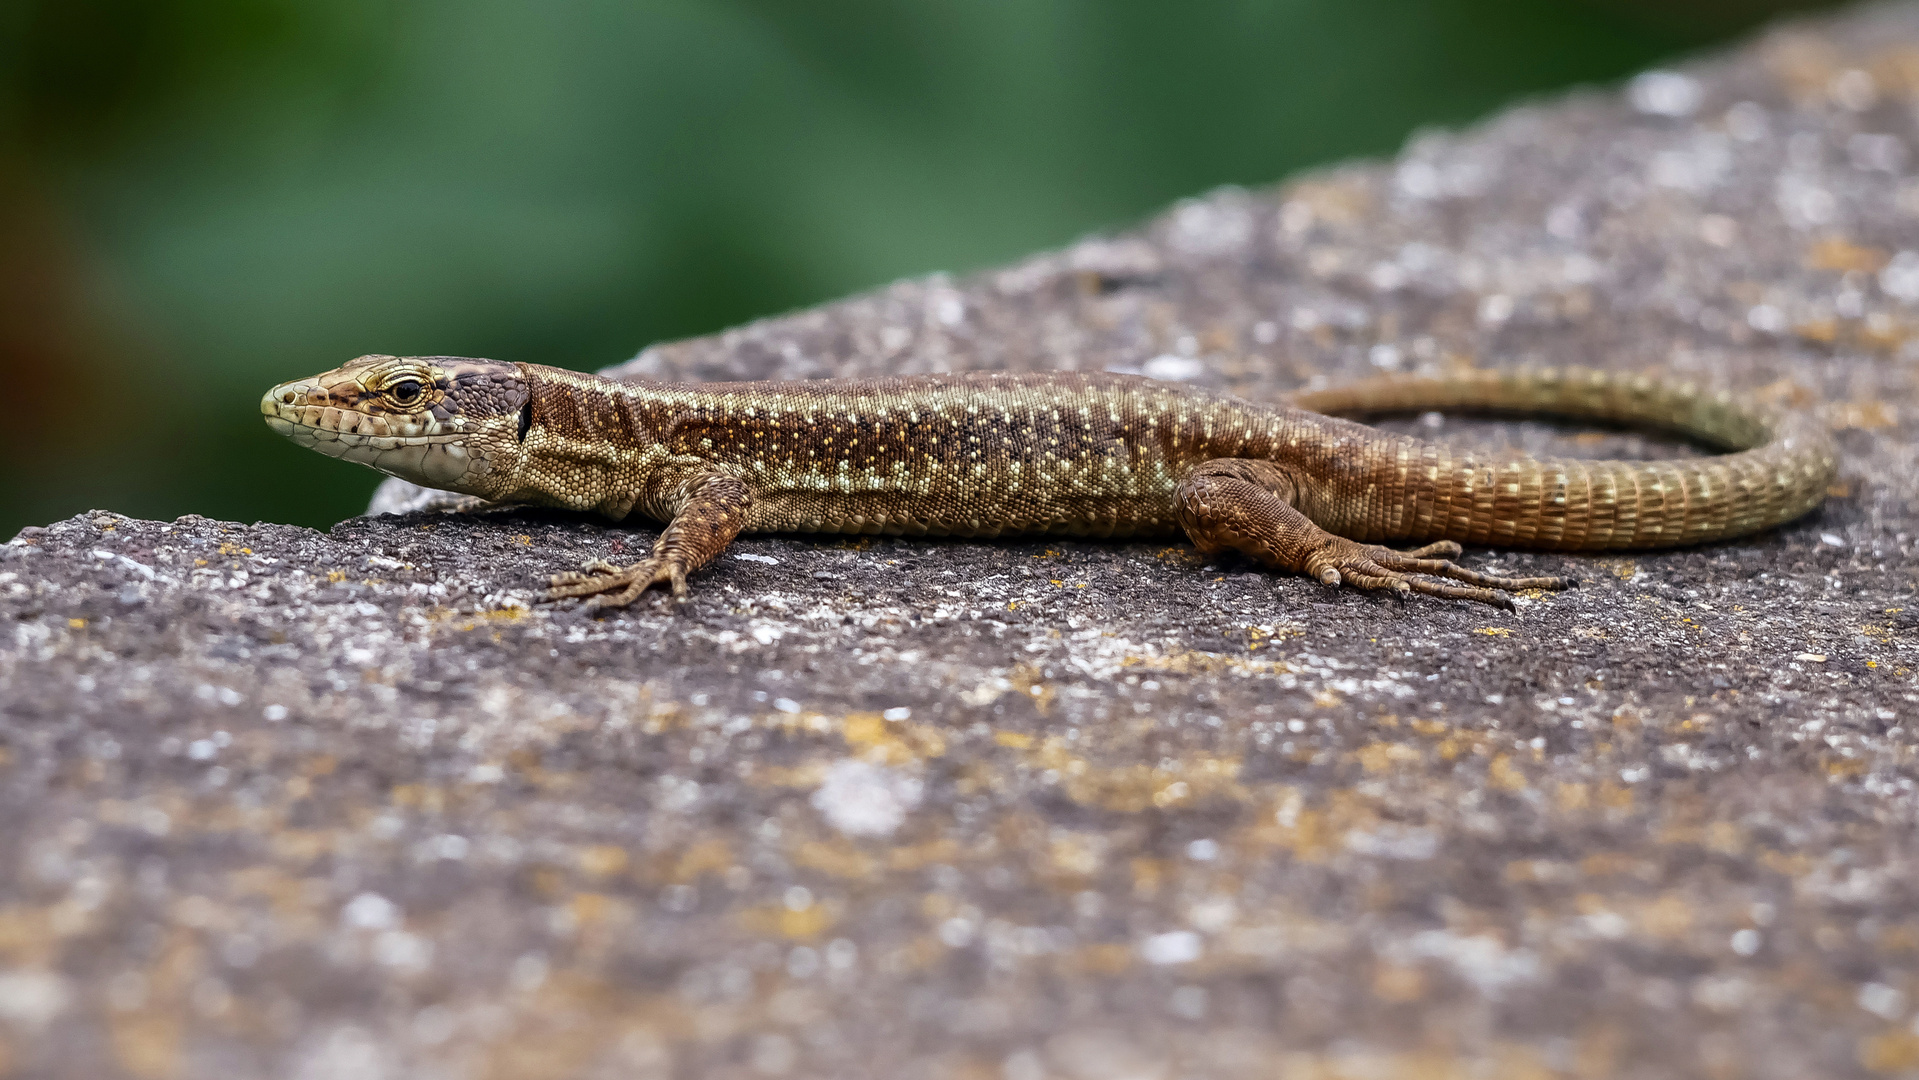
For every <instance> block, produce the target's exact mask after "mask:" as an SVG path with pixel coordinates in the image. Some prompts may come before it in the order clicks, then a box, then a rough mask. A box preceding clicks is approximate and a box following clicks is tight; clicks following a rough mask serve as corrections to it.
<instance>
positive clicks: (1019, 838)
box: [0, 7, 1919, 1080]
mask: <svg viewBox="0 0 1919 1080" xmlns="http://www.w3.org/2000/svg"><path fill="white" fill-rule="evenodd" d="M1915 110H1919V9H1914V8H1911V7H1897V8H1883V9H1870V10H1864V11H1859V12H1855V13H1853V14H1850V15H1847V16H1843V17H1840V18H1838V19H1837V20H1834V21H1828V22H1821V23H1812V24H1803V25H1800V26H1798V27H1796V28H1792V29H1788V30H1784V31H1780V32H1776V33H1774V34H1772V35H1770V36H1768V37H1765V38H1763V39H1761V40H1759V41H1757V42H1755V43H1753V44H1751V45H1749V46H1747V47H1745V48H1743V49H1741V50H1739V51H1737V52H1735V53H1733V54H1730V55H1728V56H1725V57H1723V58H1721V59H1717V60H1712V61H1709V62H1706V63H1702V64H1699V65H1697V66H1693V67H1689V68H1686V69H1684V70H1683V71H1680V72H1672V73H1655V74H1649V75H1646V76H1643V77H1641V78H1640V79H1638V80H1635V81H1634V82H1633V83H1631V84H1630V86H1629V87H1628V88H1627V89H1626V90H1625V91H1623V92H1621V93H1619V94H1593V95H1582V96H1576V97H1572V98H1568V99H1564V100H1559V101H1556V102H1551V103H1548V104H1544V105H1538V106H1527V107H1522V108H1519V109H1516V110H1514V111H1511V112H1509V113H1507V114H1505V115H1503V116H1501V117H1500V118H1498V119H1496V120H1494V121H1493V122H1491V123H1489V124H1487V125H1485V126H1484V127H1482V128H1481V129H1479V130H1476V131H1473V132H1470V133H1466V134H1463V135H1446V134H1434V135H1430V136H1425V137H1422V138H1420V139H1417V140H1415V141H1414V143H1413V144H1412V145H1411V146H1410V147H1409V148H1408V149H1407V150H1406V151H1405V153H1404V154H1403V155H1402V156H1401V157H1400V158H1399V159H1398V160H1397V161H1395V162H1391V163H1384V164H1377V163H1370V164H1359V165H1354V166H1351V167H1346V168H1339V169H1334V170H1331V171H1326V172H1322V173H1318V174H1315V175H1311V176H1308V177H1305V178H1303V179H1300V180H1297V181H1295V182H1293V183H1290V184H1288V185H1286V186H1284V187H1282V188H1279V189H1276V190H1273V191H1262V192H1247V191H1238V190H1229V191H1221V192H1217V193H1215V194H1213V195H1211V196H1208V197H1206V198H1203V199H1198V200H1194V201H1192V202H1188V203H1184V204H1181V205H1179V206H1177V207H1175V208H1174V209H1172V210H1171V211H1170V212H1169V213H1167V214H1165V215H1164V216H1163V217H1161V218H1159V219H1157V220H1155V221H1153V222H1151V223H1149V224H1148V225H1146V226H1145V227H1144V228H1142V229H1140V230H1138V231H1136V232H1131V233H1126V234H1122V235H1117V236H1111V237H1104V238H1099V239H1095V240H1089V241H1086V242H1084V243H1081V244H1079V245H1076V246H1074V247H1072V248H1070V249H1068V250H1066V251H1064V252H1060V253H1056V254H1051V255H1044V256H1040V257H1037V258H1034V259H1031V260H1029V261H1027V262H1024V263H1021V264H1019V265H1016V266H1013V267H1011V268H1008V269H1005V270H1001V271H997V272H993V273H987V274H982V275H979V276H977V277H974V278H970V279H966V280H960V281H951V280H947V279H944V278H934V279H929V280H923V281H914V282H907V283H903V284H899V285H895V286H893V287H891V288H888V289H885V290H882V291H880V292H878V293H875V294H872V295H868V296H864V297H858V298H854V299H852V300H848V301H845V302H842V303H838V304H832V305H828V306H826V307H823V308H820V309H818V310H814V311H807V312H801V313H798V314H795V315H792V316H788V317H784V318H779V319H773V320H769V321H766V322H761V323H756V324H754V325H751V326H747V327H744V328H741V329H739V330H735V331H732V332H729V333H726V334H722V335H719V336H716V337H712V338H707V339H702V340H698V341H688V342H680V343H675V344H670V345H661V346H657V347H655V348H652V349H649V350H647V351H646V352H644V353H642V354H641V355H640V356H639V357H638V358H636V359H635V360H633V361H632V362H631V363H629V364H627V365H625V366H624V367H623V368H622V369H621V371H622V372H624V373H626V374H629V375H634V376H643V377H646V378H653V379H699V380H711V379H733V378H803V377H818V376H831V375H854V374H873V373H878V372H886V371H933V370H942V369H951V368H1016V369H1025V368H1037V367H1044V366H1061V367H1075V368H1120V369H1130V370H1142V371H1146V372H1148V373H1151V374H1155V375H1159V376H1161V377H1169V378H1183V379H1190V380H1192V381H1195V382H1200V383H1205V384H1208V385H1216V386H1224V387H1230V388H1231V389H1233V390H1235V391H1237V392H1239V393H1242V394H1245V395H1247V396H1251V397H1256V398H1257V397H1271V396H1274V395H1277V394H1279V393H1282V392H1284V391H1286V390H1289V389H1292V388H1294V387H1297V386H1300V385H1302V384H1306V383H1309V382H1313V381H1315V380H1320V379H1327V380H1334V379H1348V378H1354V377H1358V376H1360V375H1363V374H1367V373H1371V372H1375V371H1377V370H1379V369H1380V368H1394V367H1398V368H1405V369H1410V368H1416V367H1420V366H1425V365H1437V364H1445V363H1451V362H1456V360H1457V359H1459V358H1467V359H1472V360H1474V361H1477V362H1481V363H1499V364H1506V363H1517V362H1522V361H1531V362H1548V363H1557V362H1577V363H1582V364H1591V365H1597V366H1602V367H1613V368H1628V369H1640V368H1645V369H1658V370H1662V371H1669V372H1675V373H1677V374H1678V375H1680V376H1682V377H1691V378H1697V379H1701V380H1706V381H1710V382H1714V383H1719V384H1725V385H1731V386H1736V387H1740V388H1743V389H1746V390H1749V391H1754V392H1759V393H1768V394H1792V393H1796V392H1799V391H1801V390H1803V391H1806V392H1810V393H1811V394H1812V395H1815V396H1817V397H1818V398H1819V399H1821V400H1823V401H1825V402H1827V403H1829V404H1828V405H1827V406H1826V407H1827V408H1828V411H1829V416H1830V418H1831V420H1832V422H1833V424H1834V426H1835V428H1836V429H1837V430H1838V432H1839V438H1840V440H1841V444H1842V447H1843V450H1844V453H1845V464H1844V469H1843V476H1842V483H1841V485H1840V486H1839V487H1838V488H1836V489H1835V492H1834V495H1833V497H1832V498H1831V500H1830V501H1829V502H1828V503H1827V504H1826V506H1825V508H1824V509H1823V510H1822V511H1821V512H1820V513H1818V514H1817V515H1815V516H1814V517H1812V518H1809V519H1807V520H1806V521H1804V522H1801V523H1799V524H1796V525H1794V526H1792V527H1790V528H1787V529H1783V530H1781V531H1779V532H1777V533H1774V534H1771V535H1766V536H1760V537H1754V538H1751V539H1748V540H1745V541H1742V542H1738V543H1733V544H1726V545H1721V546H1717V547H1710V548H1703V549H1698V550H1691V551H1682V552H1673V553H1661V554H1649V555H1635V556H1631V557H1622V558H1583V557H1561V556H1543V555H1530V554H1516V553H1511V552H1475V553H1473V554H1472V555H1471V556H1470V561H1471V563H1472V564H1473V565H1476V566H1486V567H1499V568H1502V569H1506V570H1516V571H1521V572H1528V573H1530V572H1551V573H1574V574H1577V575H1579V576H1582V577H1584V578H1586V579H1587V580H1588V587H1586V588H1585V589H1582V590H1579V591H1576V592H1572V593H1568V594H1564V595H1553V596H1539V597H1535V598H1530V599H1526V600H1522V601H1521V611H1520V613H1519V615H1518V616H1517V617H1516V618H1512V617H1506V616H1502V615H1498V614H1496V613H1491V612H1488V611H1486V610H1483V609H1479V608H1474V607H1467V606H1462V605H1447V604H1439V603H1418V604H1407V605H1403V606H1402V605H1398V604H1395V603H1393V602H1391V601H1388V600H1382V599H1379V598H1376V597H1372V596H1365V595H1360V594H1356V593H1351V592H1341V591H1334V590H1328V589H1324V588H1322V587H1320V586H1318V585H1316V584H1313V583H1311V582H1308V581H1305V580H1301V579H1295V578H1284V577H1275V576H1273V575H1269V574H1266V573H1262V572H1256V571H1253V570H1251V569H1249V568H1248V567H1245V566H1243V565H1239V564H1228V563H1222V564H1218V565H1200V564H1198V563H1197V562H1196V560H1195V559H1194V558H1193V557H1192V556H1191V555H1190V553H1189V551H1188V550H1187V549H1185V548H1184V547H1179V546H1175V547H1170V548H1164V549H1162V548H1158V547H1151V546H1142V545H1132V546H1124V545H1100V544H1090V543H1089V544H1078V543H1062V542H1058V541H1054V542H1050V543H1044V544H1041V543H1000V544H974V543H957V542H939V541H919V540H913V541H904V540H887V539H873V540H867V539H856V540H851V541H846V542H842V541H839V540H836V539H829V540H825V541H821V540H817V539H807V538H793V537H773V538H766V537H756V538H750V539H748V540H745V541H743V542H741V543H739V544H738V545H736V547H735V548H734V549H733V552H732V553H731V554H730V555H729V556H727V557H725V558H723V559H722V560H721V561H720V562H719V563H718V564H717V565H716V566H715V567H714V568H712V569H711V570H710V571H708V572H705V573H703V574H701V575H700V576H699V577H697V578H696V580H695V582H694V584H695V589H694V593H693V598H692V599H691V600H690V601H689V602H687V603H685V604H684V605H681V606H678V607H673V606H672V605H669V604H667V603H666V602H664V601H662V600H653V601H649V602H644V603H641V604H639V605H637V606H636V607H635V608H634V609H632V610H631V611H627V612H623V613H620V614H616V615H612V616H610V617H606V618H599V619H594V618H589V617H586V616H584V615H583V614H581V613H579V612H578V611H576V610H573V609H569V608H556V607H548V606H544V605H541V604H537V603H535V602H534V598H535V597H536V595H537V593H538V589H539V585H540V583H541V581H542V580H543V578H544V576H545V575H547V574H550V573H552V572H555V571H558V570H561V569H565V568H569V567H572V566H575V565H577V564H578V563H579V562H581V561H582V560H584V559H586V558H588V557H592V556H606V557H610V558H614V559H619V558H620V557H622V555H623V554H624V555H629V556H630V555H631V554H632V553H634V552H636V551H639V550H641V549H643V548H644V547H645V546H646V545H647V544H648V543H649V542H650V540H651V538H652V535H653V534H652V533H651V532H650V531H649V530H648V529H647V528H645V527H642V526H624V525H623V526H609V525H607V524H605V523H603V522H598V521H592V520H585V519H581V518H577V517H569V516H565V515H558V514H548V513H532V512H504V513H492V514H483V515H475V516H458V515H434V514H411V515H402V516H397V517H395V516H383V517H375V518H362V519H356V520H353V521H348V522H343V523H342V524H340V525H339V526H337V527H335V528H334V529H333V530H332V531H330V532H328V533H324V534H322V533H317V532H313V531H310V530H306V529H300V528H293V527H288V526H279V525H264V524H262V525H239V524H234V523H228V522H218V521H209V520H205V519H201V518H193V517H188V518H182V519H180V520H179V521H176V522H173V523H171V524H161V523H155V522H146V521H135V520H129V519H127V518H124V517H121V516H118V515H114V514H110V513H102V512H96V513H88V514H83V515H80V516H78V517H75V518H73V519H71V520H68V521H64V522H60V523H58V524H55V525H52V526H50V527H48V528H45V529H30V530H27V531H26V532H25V533H23V534H22V535H21V536H20V537H18V538H16V539H14V540H13V541H12V542H11V543H10V544H7V545H5V546H4V547H0V815H3V816H4V821H5V822H6V824H7V828H6V829H5V830H4V831H0V1076H21V1077H112V1076H131V1077H170V1076H220V1077H287V1076H297V1077H332V1076H354V1077H397V1076H402V1075H404V1076H428V1077H448V1078H457V1077H492V1076H499V1077H571V1076H582V1077H614V1076H621V1077H624V1076H678V1077H702V1078H705V1077H747V1076H776V1075H789V1076H811V1077H875V1078H882V1077H883V1078H888V1080H892V1078H922V1077H923V1078H929V1080H931V1078H949V1077H950V1078H974V1077H979V1078H987V1077H1003V1078H1006V1080H1040V1078H1045V1077H1063V1078H1076V1080H1088V1078H1112V1077H1139V1078H1150V1077H1165V1078H1169V1080H1170V1078H1173V1077H1192V1078H1197V1077H1262V1078H1263V1077H1272V1076H1277V1075H1285V1076H1288V1077H1295V1076H1298V1077H1359V1076H1368V1077H1370V1076H1407V1075H1417V1076H1432V1077H1455V1076H1460V1077H1463V1076H1486V1077H1547V1076H1555V1077H1556V1076H1570V1077H1601V1076H1613V1075H1628V1074H1630V1075H1635V1076H1647V1077H1653V1076H1658V1077H1679V1076H1702V1077H1722V1076H1752V1077H1782V1078H1783V1077H1806V1076H1821V1077H1849V1076H1863V1075H1872V1074H1882V1073H1884V1074H1898V1073H1911V1072H1912V1071H1914V1070H1915V1069H1919V1034H1915V1030H1914V1027H1913V1015H1912V1008H1913V1002H1914V999H1915V997H1916V996H1919V865H1916V862H1919V840H1916V839H1915V833H1914V824H1915V817H1916V816H1919V814H1916V813H1915V811H1916V810H1919V803H1916V802H1915V791H1914V773H1915V761H1914V748H1915V745H1919V731H1916V730H1915V723H1914V721H1915V719H1916V718H1919V704H1916V703H1919V688H1916V687H1915V680H1914V675H1913V668H1914V666H1915V664H1916V663H1919V658H1916V657H1915V652H1919V603H1916V602H1915V599H1914V596H1913V591H1914V572H1913V564H1912V549H1913V541H1914V537H1915V536H1916V535H1919V518H1916V517H1915V511H1914V506H1915V495H1919V490H1916V488H1919V461H1915V452H1914V446H1915V441H1914V437H1913V436H1914V431H1915V427H1914V424H1915V420H1919V393H1915V361H1916V360H1919V351H1916V347H1915V346H1914V345H1913V344H1912V341H1914V340H1915V338H1914V334H1915V331H1916V330H1919V308H1916V307H1915V304H1916V303H1919V182H1915V181H1914V180H1913V179H1911V174H1910V171H1909V168H1910V165H1911V161H1910V151H1911V148H1912V147H1913V146H1914V145H1915V143H1919V121H1915ZM530 359H531V358H530ZM1440 430H1441V432H1442V433H1443V434H1449V435H1450V437H1457V438H1464V439H1473V438H1516V439H1519V440H1521V441H1522V442H1524V443H1526V444H1528V445H1535V446H1539V447H1542V448H1544V447H1549V446H1552V445H1556V444H1565V443H1570V444H1571V445H1572V446H1573V447H1574V448H1575V449H1578V450H1582V451H1584V452H1587V453H1589V454H1590V453H1597V452H1600V451H1604V452H1618V453H1656V452H1662V451H1661V450H1660V449H1659V448H1658V447H1656V446H1651V445H1645V444H1643V442H1642V441H1641V440H1635V439H1630V438H1624V437H1616V436H1608V437H1606V440H1609V441H1603V440H1602V441H1601V442H1600V443H1598V444H1595V443H1594V442H1593V441H1592V440H1590V439H1586V440H1583V441H1582V440H1581V439H1580V438H1579V437H1576V436H1572V435H1570V434H1568V433H1564V432H1559V431H1556V430H1554V429H1550V428H1544V427H1534V426H1520V427H1518V428H1497V427H1493V426H1488V425H1472V424H1461V423H1457V422H1454V421H1447V422H1446V424H1445V426H1444V427H1443V428H1441V429H1440ZM261 437H262V438H268V437H270V436H269V435H268V434H267V433H266V432H264V431H263V432H262V434H261Z"/></svg>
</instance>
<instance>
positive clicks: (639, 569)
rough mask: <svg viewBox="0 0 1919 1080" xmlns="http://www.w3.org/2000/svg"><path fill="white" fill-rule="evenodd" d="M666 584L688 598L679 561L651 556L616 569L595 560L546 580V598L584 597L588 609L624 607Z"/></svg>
mask: <svg viewBox="0 0 1919 1080" xmlns="http://www.w3.org/2000/svg"><path fill="white" fill-rule="evenodd" d="M661 584H666V585H670V586H671V587H672V589H673V595H674V596H675V597H676V598H678V597H684V596H685V595H686V568H685V566H684V565H682V564H681V563H679V562H678V561H676V560H673V559H668V558H662V557H661V556H658V555H650V556H648V557H646V558H644V559H641V560H640V561H639V562H636V563H634V564H632V565H631V566H615V565H614V564H612V563H610V562H607V561H606V560H605V559H594V560H593V561H591V562H589V563H587V564H586V567H585V569H584V570H571V571H568V572H566V573H564V574H555V575H553V577H551V578H549V579H548V580H547V588H546V598H547V599H548V600H565V599H568V598H571V597H576V596H578V597H585V598H586V606H587V607H589V608H615V607H625V606H626V605H628V604H631V603H632V602H633V601H635V600H638V599H639V598H640V594H641V593H643V592H645V591H646V590H647V589H649V588H651V587H653V586H655V585H661Z"/></svg>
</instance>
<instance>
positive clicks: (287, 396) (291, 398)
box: [280, 390, 299, 405]
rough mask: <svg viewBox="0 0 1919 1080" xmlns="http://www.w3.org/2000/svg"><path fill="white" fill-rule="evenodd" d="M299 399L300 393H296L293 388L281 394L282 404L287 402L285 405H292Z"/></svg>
mask: <svg viewBox="0 0 1919 1080" xmlns="http://www.w3.org/2000/svg"><path fill="white" fill-rule="evenodd" d="M297 400H299V395H298V394H295V393H294V392H293V391H291V390H288V391H287V392H286V393H284V394H281V395H280V401H281V403H282V404H285V405H291V404H293V403H294V402H295V401H297Z"/></svg>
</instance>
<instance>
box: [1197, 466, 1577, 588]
mask: <svg viewBox="0 0 1919 1080" xmlns="http://www.w3.org/2000/svg"><path fill="white" fill-rule="evenodd" d="M1295 490H1296V489H1295V487H1294V485H1293V481H1292V479H1291V478H1290V477H1289V476H1287V474H1286V472H1285V470H1283V469H1282V468H1280V467H1279V466H1278V465H1276V464H1274V463H1273V462H1270V461H1257V460H1243V459H1230V458H1222V459H1219V460H1216V461H1209V462H1206V463H1205V464H1203V465H1201V466H1199V467H1198V468H1196V469H1194V470H1193V471H1192V472H1191V473H1189V474H1187V476H1186V478H1185V479H1184V480H1181V481H1180V484H1179V489H1178V492H1177V493H1176V495H1175V512H1176V514H1177V516H1178V518H1179V523H1180V526H1181V527H1182V528H1184V529H1185V530H1186V535H1187V536H1189V537H1191V538H1192V541H1193V544H1194V546H1196V547H1198V548H1199V550H1200V551H1202V552H1205V553H1207V554H1214V553H1217V552H1221V551H1225V550H1228V549H1230V550H1233V551H1238V552H1240V553H1241V554H1244V555H1246V556H1247V557H1249V558H1251V559H1254V560H1255V561H1257V562H1260V563H1262V564H1264V565H1266V566H1271V567H1274V568H1276V569H1281V570H1292V571H1294V572H1296V573H1301V574H1305V575H1307V576H1308V577H1311V578H1313V579H1315V580H1317V581H1319V582H1320V583H1321V584H1324V585H1341V584H1345V585H1352V586H1354V587H1356V588H1361V589H1383V590H1388V591H1391V592H1393V593H1395V594H1397V595H1399V596H1401V597H1405V596H1410V595H1411V594H1413V593H1423V594H1425V595H1427V596H1437V597H1443V598H1445V599H1450V600H1471V601H1474V602H1476V603H1481V604H1490V605H1492V606H1493V607H1498V608H1504V609H1506V610H1508V611H1510V610H1512V607H1513V602H1512V600H1511V598H1510V597H1508V596H1507V595H1506V594H1507V593H1509V592H1514V591H1517V590H1520V589H1563V588H1566V587H1568V586H1570V585H1572V584H1574V582H1573V581H1572V580H1571V579H1569V578H1560V577H1501V576H1498V575H1495V574H1481V573H1477V572H1475V571H1472V570H1468V569H1466V568H1465V567H1463V566H1459V565H1457V564H1456V563H1453V562H1452V561H1451V560H1452V558H1454V557H1456V556H1458V555H1459V554H1460V553H1461V548H1460V546H1459V545H1458V544H1456V543H1453V542H1452V541H1450V540H1441V541H1439V542H1437V543H1432V544H1427V545H1426V546H1424V547H1421V548H1416V549H1414V550H1412V551H1394V550H1392V549H1391V548H1386V547H1381V546H1380V545H1378V544H1362V543H1360V542H1358V541H1356V540H1348V539H1346V538H1345V537H1343V536H1335V535H1333V534H1332V533H1329V532H1327V531H1326V530H1324V529H1322V528H1320V527H1319V526H1318V525H1315V524H1314V523H1313V522H1312V521H1311V520H1310V519H1308V518H1307V517H1306V515H1304V514H1302V513H1300V512H1299V511H1298V510H1297V509H1295V508H1294V507H1293V505H1292V502H1291V499H1292V497H1293V493H1294V491H1295ZM1433 578H1439V579H1442V580H1437V581H1435V580H1431V579H1433ZM1455 582H1458V583H1460V584H1455Z"/></svg>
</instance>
